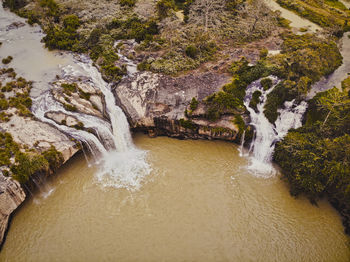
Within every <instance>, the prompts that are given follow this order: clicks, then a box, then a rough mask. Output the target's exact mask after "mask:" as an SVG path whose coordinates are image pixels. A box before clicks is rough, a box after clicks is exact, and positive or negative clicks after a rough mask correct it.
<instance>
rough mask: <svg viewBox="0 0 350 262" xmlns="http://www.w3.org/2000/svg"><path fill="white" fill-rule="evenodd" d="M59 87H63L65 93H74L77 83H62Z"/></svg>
mask: <svg viewBox="0 0 350 262" xmlns="http://www.w3.org/2000/svg"><path fill="white" fill-rule="evenodd" d="M61 87H62V88H63V92H64V93H65V94H67V95H71V93H75V92H76V91H77V88H78V85H77V84H76V83H72V84H69V83H62V84H61Z"/></svg>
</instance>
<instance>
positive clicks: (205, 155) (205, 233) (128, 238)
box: [0, 135, 350, 261]
mask: <svg viewBox="0 0 350 262" xmlns="http://www.w3.org/2000/svg"><path fill="white" fill-rule="evenodd" d="M134 142H135V144H136V146H138V147H139V148H141V149H144V150H148V151H149V154H148V161H149V163H150V165H151V166H152V169H153V172H152V174H151V175H150V177H149V179H148V180H147V182H145V183H144V184H143V186H142V188H141V189H140V190H138V191H134V192H132V191H129V190H125V189H124V190H123V189H119V190H118V189H113V188H103V187H101V186H100V184H99V183H98V181H96V178H95V170H94V169H93V168H88V167H87V165H86V162H85V160H84V158H83V157H82V156H78V157H76V158H75V159H74V160H72V161H70V162H69V164H68V165H66V166H65V167H64V168H63V169H62V170H61V171H60V172H59V174H57V176H55V177H54V179H53V180H52V181H51V183H50V185H51V186H50V188H51V189H52V188H54V191H53V193H52V194H51V195H50V196H49V197H47V198H43V197H41V196H40V194H38V196H36V197H35V198H34V199H33V200H30V201H28V202H26V203H25V205H24V206H23V207H22V208H21V210H19V212H18V213H17V214H16V215H15V216H14V219H13V221H12V226H11V228H10V230H9V234H8V236H7V240H6V242H5V245H4V248H3V250H2V253H1V254H0V260H1V261H348V258H349V257H350V250H349V246H348V241H349V239H348V238H347V237H346V236H345V235H344V234H343V228H342V225H341V222H340V218H339V216H338V215H337V213H336V212H335V211H334V210H333V209H332V208H331V207H330V206H329V204H327V203H326V202H323V201H322V202H320V206H319V207H315V206H312V205H310V203H309V202H308V201H307V200H304V199H294V198H292V197H291V196H290V195H289V193H288V187H287V186H286V185H285V183H283V182H282V181H281V180H280V179H279V178H278V177H277V176H275V177H272V178H270V179H262V178H257V177H255V176H252V175H251V174H250V173H248V172H247V171H246V169H245V168H244V166H246V165H247V160H246V159H245V158H242V157H239V153H238V150H237V146H235V145H233V144H231V143H225V142H212V141H180V140H174V139H169V138H164V137H160V138H156V139H149V138H148V137H146V136H143V135H137V136H136V137H134Z"/></svg>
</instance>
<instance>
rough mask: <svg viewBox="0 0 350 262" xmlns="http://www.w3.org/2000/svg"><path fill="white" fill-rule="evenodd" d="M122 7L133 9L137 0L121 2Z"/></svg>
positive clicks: (121, 0)
mask: <svg viewBox="0 0 350 262" xmlns="http://www.w3.org/2000/svg"><path fill="white" fill-rule="evenodd" d="M119 4H120V5H121V6H128V7H133V6H135V4H136V0H119Z"/></svg>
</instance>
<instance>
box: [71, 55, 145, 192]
mask: <svg viewBox="0 0 350 262" xmlns="http://www.w3.org/2000/svg"><path fill="white" fill-rule="evenodd" d="M80 60H81V61H79V62H77V65H78V66H79V67H78V69H76V68H73V67H69V68H66V69H65V72H66V74H67V73H69V74H71V75H75V76H79V75H82V76H89V77H90V78H91V81H92V83H93V84H94V86H95V88H97V89H99V90H101V92H102V94H103V95H104V99H105V103H106V111H107V113H108V116H109V119H110V122H111V127H110V128H111V129H109V130H110V137H111V139H112V140H113V144H114V146H113V149H112V150H111V149H109V148H107V149H106V152H104V154H103V155H102V157H101V158H99V161H98V166H99V168H98V171H97V173H96V180H97V181H98V183H100V184H101V185H103V186H106V187H115V188H128V189H131V190H134V189H138V188H139V187H140V186H141V183H142V181H143V180H144V178H145V177H146V176H147V175H148V174H149V173H150V172H151V168H150V166H149V165H148V163H147V161H146V155H147V153H146V152H145V151H142V150H139V149H137V148H136V147H135V145H134V144H133V141H132V137H131V134H130V130H129V123H128V121H127V118H126V116H125V114H124V112H123V111H122V110H121V108H120V107H118V106H117V105H116V102H115V98H114V95H113V93H112V91H111V85H110V84H108V83H106V82H105V81H104V80H103V78H102V76H101V74H100V72H99V71H98V70H97V68H96V67H94V66H93V65H92V61H91V60H89V59H88V58H86V57H83V56H82V57H80ZM128 73H129V72H128ZM132 73H133V72H131V73H130V74H132ZM83 123H84V122H83ZM96 126H98V123H96ZM98 129H101V128H98Z"/></svg>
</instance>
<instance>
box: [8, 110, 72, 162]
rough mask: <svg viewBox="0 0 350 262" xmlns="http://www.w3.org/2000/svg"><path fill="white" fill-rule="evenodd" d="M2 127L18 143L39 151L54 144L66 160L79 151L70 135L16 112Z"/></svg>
mask: <svg viewBox="0 0 350 262" xmlns="http://www.w3.org/2000/svg"><path fill="white" fill-rule="evenodd" d="M1 129H2V131H3V132H8V133H10V134H11V135H12V137H13V140H14V141H15V142H16V143H18V144H20V145H24V146H25V147H27V148H32V149H35V150H37V151H39V152H42V151H45V150H47V149H49V148H50V147H51V146H54V147H55V148H56V149H57V151H59V152H61V153H62V155H63V158H64V162H66V161H67V160H68V159H70V158H71V157H72V156H73V155H74V154H75V153H76V152H77V151H78V148H77V147H76V144H75V142H74V141H72V140H71V139H70V138H69V137H68V136H66V135H65V134H63V133H61V132H60V131H59V130H57V129H56V128H54V127H52V126H50V125H49V124H46V123H42V122H40V121H37V120H35V119H32V118H24V117H21V116H18V115H15V114H14V115H13V116H12V117H11V118H10V121H8V122H5V123H1Z"/></svg>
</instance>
